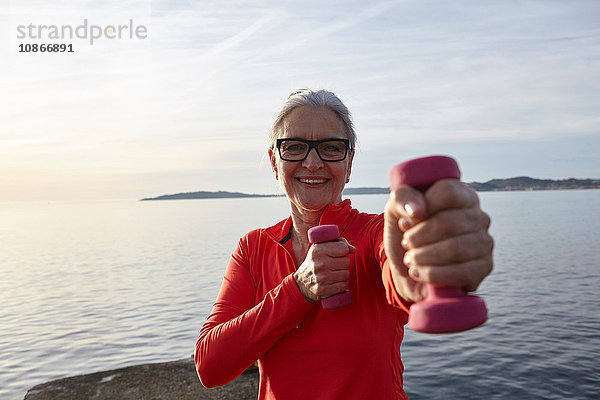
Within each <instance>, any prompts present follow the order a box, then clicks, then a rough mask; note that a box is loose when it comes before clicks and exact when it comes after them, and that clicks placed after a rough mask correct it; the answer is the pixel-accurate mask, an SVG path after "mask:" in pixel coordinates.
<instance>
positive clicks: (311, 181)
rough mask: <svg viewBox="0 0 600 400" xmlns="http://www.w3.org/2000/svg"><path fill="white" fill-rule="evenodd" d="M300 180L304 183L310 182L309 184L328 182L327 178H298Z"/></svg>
mask: <svg viewBox="0 0 600 400" xmlns="http://www.w3.org/2000/svg"><path fill="white" fill-rule="evenodd" d="M298 180H299V181H300V182H302V183H308V184H309V185H317V184H319V183H325V182H327V179H303V178H298Z"/></svg>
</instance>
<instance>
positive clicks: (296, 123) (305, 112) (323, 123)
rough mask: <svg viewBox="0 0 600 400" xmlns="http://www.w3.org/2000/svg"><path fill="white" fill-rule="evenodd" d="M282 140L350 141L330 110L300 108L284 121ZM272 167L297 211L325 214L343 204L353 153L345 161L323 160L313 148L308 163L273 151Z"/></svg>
mask: <svg viewBox="0 0 600 400" xmlns="http://www.w3.org/2000/svg"><path fill="white" fill-rule="evenodd" d="M280 138H296V139H306V140H320V139H330V138H331V139H348V137H347V135H346V133H345V131H344V124H343V123H342V121H341V120H340V118H339V117H338V116H337V114H336V113H335V112H334V111H332V110H330V109H329V108H326V107H319V108H315V107H311V106H300V107H297V108H295V109H294V110H293V111H292V112H290V113H289V114H288V115H287V116H286V117H285V119H284V120H283V132H282V134H281V136H280ZM269 156H270V159H271V166H272V167H273V171H274V173H275V179H278V180H279V181H280V183H281V185H282V187H283V190H284V191H285V193H286V194H287V197H288V199H289V201H290V203H291V205H292V208H293V209H294V208H295V209H296V211H299V212H300V213H302V212H315V211H321V210H322V209H323V208H325V207H326V206H327V205H328V204H331V203H333V204H337V203H339V202H341V201H342V190H343V189H344V185H345V184H346V182H347V180H348V179H349V178H350V171H351V168H352V158H353V157H354V152H353V151H348V155H347V157H346V158H345V159H344V160H342V161H334V162H331V161H323V160H321V159H320V158H319V156H318V154H317V152H316V150H315V149H311V150H310V152H309V153H308V156H307V157H306V159H305V160H304V161H284V160H282V159H281V158H280V157H279V154H278V152H277V149H276V148H275V149H272V150H269Z"/></svg>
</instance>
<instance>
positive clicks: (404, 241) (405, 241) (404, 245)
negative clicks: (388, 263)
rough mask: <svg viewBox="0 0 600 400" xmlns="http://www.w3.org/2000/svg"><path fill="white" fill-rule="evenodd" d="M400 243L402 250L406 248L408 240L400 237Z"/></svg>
mask: <svg viewBox="0 0 600 400" xmlns="http://www.w3.org/2000/svg"><path fill="white" fill-rule="evenodd" d="M400 245H401V246H402V248H403V249H404V250H408V240H406V238H402V241H401V242H400Z"/></svg>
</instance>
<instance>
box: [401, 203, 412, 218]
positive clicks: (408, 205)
mask: <svg viewBox="0 0 600 400" xmlns="http://www.w3.org/2000/svg"><path fill="white" fill-rule="evenodd" d="M404 210H405V211H406V213H407V214H408V215H410V216H412V215H413V214H414V212H415V206H414V204H411V203H406V204H405V205H404Z"/></svg>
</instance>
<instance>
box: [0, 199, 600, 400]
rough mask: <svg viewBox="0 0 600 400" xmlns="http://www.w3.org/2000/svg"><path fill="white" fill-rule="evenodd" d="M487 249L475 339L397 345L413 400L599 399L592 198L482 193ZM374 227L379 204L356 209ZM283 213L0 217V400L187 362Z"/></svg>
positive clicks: (194, 204) (39, 209)
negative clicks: (485, 311) (88, 376)
mask: <svg viewBox="0 0 600 400" xmlns="http://www.w3.org/2000/svg"><path fill="white" fill-rule="evenodd" d="M480 195H481V199H482V203H483V205H484V208H485V209H486V211H488V213H489V214H491V215H492V218H493V225H492V233H493V235H494V237H495V239H496V250H495V262H496V267H495V270H494V273H493V274H492V275H491V276H490V277H489V278H488V279H487V280H486V281H485V282H484V283H483V284H482V286H481V288H480V292H479V293H480V294H481V295H482V296H483V297H484V298H485V300H486V302H487V304H488V308H489V311H490V320H489V321H488V323H486V325H484V326H483V327H481V328H479V329H476V330H474V331H470V332H466V333H461V334H455V335H448V336H430V335H424V334H418V333H414V332H412V331H410V330H407V335H406V340H405V342H404V344H403V347H402V353H403V359H404V363H405V367H406V372H405V388H406V390H407V392H408V393H409V395H410V397H411V400H418V399H434V398H460V399H515V398H518V399H565V398H568V399H595V398H600V295H598V287H600V251H599V249H600V235H599V234H598V232H599V231H600V191H599V190H587V191H553V192H512V193H510V192H504V193H482V194H480ZM352 201H353V205H354V206H355V207H357V208H359V209H361V210H363V211H369V212H380V210H382V209H383V205H384V204H385V201H386V196H381V195H380V196H355V197H353V199H352ZM287 213H288V208H287V203H286V202H285V199H283V198H272V199H242V200H237V199H228V200H189V201H186V200H179V201H163V202H134V201H114V202H81V203H74V202H69V203H0V277H1V278H0V307H1V308H0V310H1V311H0V399H22V398H23V396H24V395H25V393H26V391H27V389H28V388H30V387H32V386H33V385H35V384H38V383H42V382H45V381H48V380H52V379H56V378H61V377H66V376H71V375H77V374H81V373H89V372H95V371H99V370H106V369H112V368H119V367H123V366H127V365H134V364H139V363H146V362H161V361H170V360H174V359H180V358H185V357H189V356H190V355H191V354H192V352H193V348H194V343H195V339H196V336H197V334H198V330H199V329H200V326H201V325H202V323H203V321H204V319H205V318H206V316H207V315H208V312H209V311H210V307H211V304H212V301H213V300H214V298H215V296H216V293H217V291H218V288H219V286H220V282H221V277H222V274H223V272H224V269H225V266H226V263H227V260H228V258H229V254H230V253H231V251H232V250H233V248H234V247H235V245H236V244H237V240H238V238H239V237H240V236H242V235H243V234H244V233H245V232H247V231H248V230H250V229H252V228H255V227H258V226H266V225H269V224H271V223H274V222H276V221H278V220H280V219H282V218H284V217H285V216H287Z"/></svg>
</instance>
